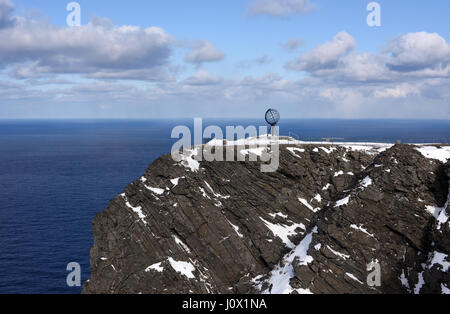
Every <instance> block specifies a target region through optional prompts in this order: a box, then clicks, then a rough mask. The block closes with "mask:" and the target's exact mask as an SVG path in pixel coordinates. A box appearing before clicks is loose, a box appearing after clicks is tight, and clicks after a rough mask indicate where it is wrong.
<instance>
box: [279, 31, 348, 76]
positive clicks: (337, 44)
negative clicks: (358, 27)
mask: <svg viewBox="0 0 450 314" xmlns="http://www.w3.org/2000/svg"><path fill="white" fill-rule="evenodd" d="M355 46H356V41H355V39H354V38H353V37H352V36H350V35H349V34H348V33H346V32H344V31H342V32H339V33H338V34H336V36H334V38H333V40H332V41H330V42H327V43H325V44H323V45H320V46H317V47H316V48H314V50H313V51H311V52H308V53H306V54H304V55H302V56H300V57H299V58H297V59H296V60H293V61H291V62H289V63H288V64H287V65H286V67H287V68H288V69H292V70H297V71H316V70H321V69H328V68H335V67H336V66H337V64H338V62H339V60H340V58H342V57H343V56H345V55H347V54H348V53H350V52H351V51H353V50H354V49H355Z"/></svg>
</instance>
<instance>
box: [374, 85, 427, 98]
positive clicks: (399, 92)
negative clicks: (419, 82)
mask: <svg viewBox="0 0 450 314" xmlns="http://www.w3.org/2000/svg"><path fill="white" fill-rule="evenodd" d="M419 94H420V90H419V88H417V87H415V86H412V85H411V84H407V83H403V84H400V85H397V86H395V87H392V88H384V89H378V90H375V92H374V97H375V98H395V99H400V98H406V97H408V96H414V95H416V96H417V95H419Z"/></svg>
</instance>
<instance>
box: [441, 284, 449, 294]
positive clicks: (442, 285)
mask: <svg viewBox="0 0 450 314" xmlns="http://www.w3.org/2000/svg"><path fill="white" fill-rule="evenodd" d="M441 288H442V294H450V289H449V288H447V287H446V286H445V285H444V284H441Z"/></svg>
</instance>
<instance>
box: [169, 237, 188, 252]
mask: <svg viewBox="0 0 450 314" xmlns="http://www.w3.org/2000/svg"><path fill="white" fill-rule="evenodd" d="M172 237H173V239H174V240H175V243H176V244H178V245H179V246H180V247H181V248H182V249H183V250H184V251H185V252H186V253H189V254H190V253H191V250H190V249H189V247H188V246H187V245H186V244H185V243H184V242H183V241H181V240H180V238H178V237H177V236H176V235H173V236H172Z"/></svg>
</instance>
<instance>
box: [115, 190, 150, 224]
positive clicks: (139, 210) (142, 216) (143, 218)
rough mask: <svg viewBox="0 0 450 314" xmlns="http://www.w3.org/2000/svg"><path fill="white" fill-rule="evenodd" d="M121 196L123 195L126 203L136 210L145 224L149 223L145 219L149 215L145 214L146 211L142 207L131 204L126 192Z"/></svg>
mask: <svg viewBox="0 0 450 314" xmlns="http://www.w3.org/2000/svg"><path fill="white" fill-rule="evenodd" d="M120 196H122V198H123V199H124V200H125V205H126V206H127V207H128V208H129V209H131V210H132V211H133V212H135V213H136V214H137V215H138V216H139V219H140V220H141V221H142V222H143V223H144V225H146V224H147V221H145V218H147V216H145V215H144V213H143V212H142V207H141V206H138V207H134V206H132V205H131V204H130V202H129V201H128V198H127V196H126V195H125V193H123V194H121V195H120Z"/></svg>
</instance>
